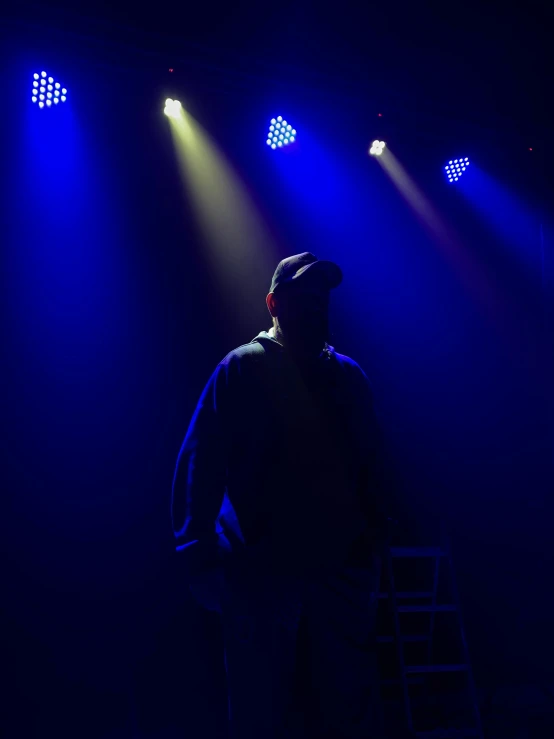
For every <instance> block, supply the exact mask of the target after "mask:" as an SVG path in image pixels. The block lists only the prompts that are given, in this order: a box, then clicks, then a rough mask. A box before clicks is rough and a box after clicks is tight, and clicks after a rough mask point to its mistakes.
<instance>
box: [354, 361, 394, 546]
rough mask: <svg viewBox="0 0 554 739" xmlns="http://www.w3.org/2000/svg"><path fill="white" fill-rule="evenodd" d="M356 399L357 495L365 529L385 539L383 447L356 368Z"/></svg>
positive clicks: (367, 386)
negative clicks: (362, 512)
mask: <svg viewBox="0 0 554 739" xmlns="http://www.w3.org/2000/svg"><path fill="white" fill-rule="evenodd" d="M357 374H358V382H357V391H358V392H357V395H358V401H359V402H358V404H357V408H358V411H359V417H358V422H359V424H360V426H359V440H360V442H361V444H360V452H361V454H360V469H359V477H358V484H359V494H360V499H361V503H362V508H363V511H364V514H365V516H366V518H367V520H368V524H369V528H370V530H371V531H373V533H374V534H375V535H376V536H377V538H380V537H381V536H384V535H385V526H386V519H387V516H388V514H389V506H390V499H389V498H390V490H389V479H388V474H387V461H386V445H385V441H384V436H383V429H382V426H381V423H380V421H379V418H378V415H377V412H376V409H375V404H374V398H373V390H372V387H371V383H370V381H369V378H368V377H367V375H366V374H365V372H364V371H363V370H362V369H361V368H359V372H358V373H357Z"/></svg>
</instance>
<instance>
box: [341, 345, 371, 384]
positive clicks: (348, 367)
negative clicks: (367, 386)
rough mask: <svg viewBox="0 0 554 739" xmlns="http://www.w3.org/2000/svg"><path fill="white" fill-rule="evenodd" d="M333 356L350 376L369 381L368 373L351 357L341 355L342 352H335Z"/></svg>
mask: <svg viewBox="0 0 554 739" xmlns="http://www.w3.org/2000/svg"><path fill="white" fill-rule="evenodd" d="M333 354H334V356H335V358H336V361H337V362H338V363H339V365H340V366H341V367H342V368H343V369H344V371H345V372H347V373H348V374H349V376H357V377H365V378H366V379H367V375H366V373H365V372H364V371H363V369H362V368H361V367H360V365H359V364H358V362H356V360H355V359H352V357H349V356H348V355H346V354H340V352H337V351H335V352H333Z"/></svg>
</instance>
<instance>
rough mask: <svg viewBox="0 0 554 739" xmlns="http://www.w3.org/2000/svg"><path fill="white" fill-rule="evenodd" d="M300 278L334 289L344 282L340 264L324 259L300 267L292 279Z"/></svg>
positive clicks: (294, 280) (297, 279) (295, 280)
mask: <svg viewBox="0 0 554 739" xmlns="http://www.w3.org/2000/svg"><path fill="white" fill-rule="evenodd" d="M299 280H302V282H304V281H307V282H308V281H309V282H312V284H313V283H315V284H317V285H321V286H322V287H324V288H325V289H327V290H334V289H335V288H336V287H338V286H339V285H340V284H341V282H342V270H341V268H340V267H339V265H338V264H335V263H334V262H329V261H327V260H325V259H322V260H318V261H317V262H313V263H312V264H307V265H306V266H305V267H302V269H299V270H298V272H297V273H296V274H295V275H294V277H293V278H292V281H293V282H297V281H299Z"/></svg>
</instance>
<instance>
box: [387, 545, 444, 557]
mask: <svg viewBox="0 0 554 739" xmlns="http://www.w3.org/2000/svg"><path fill="white" fill-rule="evenodd" d="M390 553H391V556H392V557H395V558H396V557H446V552H445V551H444V549H441V547H391V548H390Z"/></svg>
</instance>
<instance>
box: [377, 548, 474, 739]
mask: <svg viewBox="0 0 554 739" xmlns="http://www.w3.org/2000/svg"><path fill="white" fill-rule="evenodd" d="M422 559H427V560H429V561H430V563H431V564H432V570H431V572H430V573H429V575H430V576H431V577H432V588H431V589H428V590H405V591H397V590H396V587H395V574H396V573H395V562H397V561H399V560H422ZM384 564H385V567H386V573H387V577H388V585H389V590H388V592H381V593H380V595H379V598H380V599H382V600H388V601H389V604H390V611H391V614H392V618H393V623H394V636H392V635H389V636H380V637H378V639H377V641H378V642H380V643H395V645H396V653H397V659H398V667H399V673H400V680H399V681H395V680H384V681H383V683H384V684H387V683H388V684H393V683H396V684H398V682H400V685H401V689H402V695H403V703H404V708H405V719H406V728H407V730H408V731H409V732H410V733H411V735H412V736H415V737H421V739H451V738H452V739H454V737H456V738H457V737H477V739H483V730H482V726H481V718H480V713H479V705H478V701H477V694H476V690H475V684H474V681H473V674H472V670H471V665H470V660H469V652H468V647H467V641H466V637H465V631H464V626H463V623H462V617H461V612H460V605H459V597H458V590H457V586H456V581H455V572H454V567H453V563H452V555H451V551H450V545H449V544H448V542H446V543H445V544H444V545H443V546H442V547H396V546H387V547H386V548H385V562H384ZM441 566H442V570H446V575H447V579H448V594H449V598H448V600H449V602H448V603H442V602H439V600H440V598H439V586H442V585H443V584H444V576H443V578H441ZM431 577H430V578H429V579H431ZM407 601H417V602H418V603H417V604H413V603H408V604H407V603H406V602H407ZM402 614H407V615H406V616H403V617H402V621H403V623H405V622H406V621H407V620H409V618H410V616H409V615H408V614H412V615H413V614H429V620H428V628H427V629H424V632H425V633H415V634H414V633H411V634H408V633H403V632H402V629H401V616H402ZM437 614H452V616H450V618H454V619H456V620H457V625H456V626H457V628H456V632H459V635H460V644H459V647H460V649H459V652H460V661H459V662H455V663H446V664H445V663H437V662H435V661H434V636H435V628H436V620H437ZM417 643H420V644H427V648H426V650H425V651H426V658H425V659H424V660H421V662H420V663H419V664H408V663H407V662H406V655H405V645H407V644H417ZM455 673H462V674H463V675H464V677H465V680H464V683H465V691H464V692H465V693H466V694H467V700H466V702H467V703H468V706H467V707H468V718H469V717H470V716H471V720H470V721H468V722H470V723H472V726H470V727H467V728H454V727H452V728H448V727H440V728H436V729H433V730H426V731H418V730H417V729H416V728H415V727H414V716H413V710H412V702H413V701H412V699H411V696H410V686H411V685H415V684H422V682H423V681H424V680H425V676H429V675H444V676H445V679H446V675H447V674H455Z"/></svg>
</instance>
